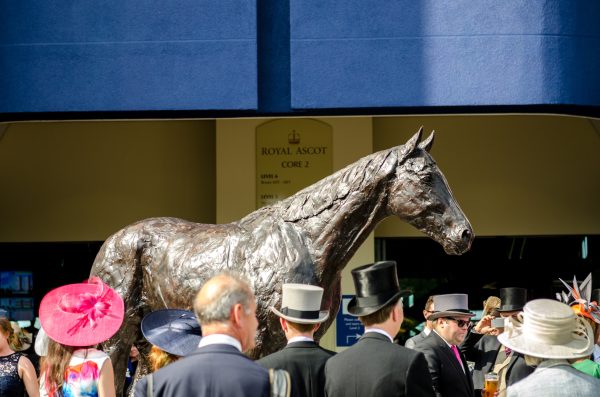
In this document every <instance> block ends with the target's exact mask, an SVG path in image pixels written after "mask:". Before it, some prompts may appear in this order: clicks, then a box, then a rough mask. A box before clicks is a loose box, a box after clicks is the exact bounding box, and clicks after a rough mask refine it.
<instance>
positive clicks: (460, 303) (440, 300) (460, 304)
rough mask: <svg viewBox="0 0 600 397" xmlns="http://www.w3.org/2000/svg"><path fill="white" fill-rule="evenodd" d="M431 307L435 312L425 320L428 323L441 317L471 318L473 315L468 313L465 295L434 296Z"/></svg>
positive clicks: (467, 301)
mask: <svg viewBox="0 0 600 397" xmlns="http://www.w3.org/2000/svg"><path fill="white" fill-rule="evenodd" d="M433 307H435V311H434V312H433V313H431V314H430V315H429V317H428V318H427V319H428V320H430V321H431V320H435V319H436V318H441V317H455V316H458V317H473V316H474V315H475V313H471V312H470V311H469V296H468V295H467V294H446V295H435V296H434V297H433Z"/></svg>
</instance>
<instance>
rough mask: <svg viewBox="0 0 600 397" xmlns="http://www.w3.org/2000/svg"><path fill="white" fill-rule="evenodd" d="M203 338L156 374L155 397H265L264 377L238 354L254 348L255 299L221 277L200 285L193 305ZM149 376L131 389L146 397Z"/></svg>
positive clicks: (229, 277) (230, 278) (243, 285)
mask: <svg viewBox="0 0 600 397" xmlns="http://www.w3.org/2000/svg"><path fill="white" fill-rule="evenodd" d="M194 311H195V313H196V316H197V317H198V318H199V319H200V323H201V324H202V333H203V335H204V337H203V338H202V340H201V341H200V345H199V347H198V350H197V351H196V352H194V353H192V354H190V355H188V356H186V357H185V358H183V359H181V360H178V361H176V362H174V363H172V364H169V365H168V366H166V367H164V368H161V369H160V370H158V371H157V372H155V373H153V374H150V375H148V376H152V379H153V382H152V383H153V393H152V396H154V397H187V396H194V397H269V394H270V383H269V372H268V371H267V370H266V369H264V368H263V367H261V366H260V365H258V364H256V363H255V362H254V361H252V360H250V359H249V358H248V357H246V356H245V355H244V354H243V353H242V352H243V351H247V350H248V349H251V348H252V347H254V338H255V336H256V329H257V327H258V320H257V319H256V302H255V297H254V293H253V292H252V290H251V289H250V287H249V286H248V284H247V283H246V282H244V281H243V280H241V279H240V278H239V277H238V276H235V275H233V274H229V273H224V274H220V275H217V276H215V277H213V278H211V279H210V280H208V281H207V282H206V284H204V286H203V287H202V288H201V289H200V292H198V295H197V296H196V299H195V300H194ZM148 376H146V377H144V378H142V379H141V380H140V381H139V382H138V383H137V385H136V388H135V396H136V397H145V396H147V395H149V394H147V393H146V387H147V384H148V383H147V382H148V380H147V379H148Z"/></svg>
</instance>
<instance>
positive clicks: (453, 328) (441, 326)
mask: <svg viewBox="0 0 600 397" xmlns="http://www.w3.org/2000/svg"><path fill="white" fill-rule="evenodd" d="M433 305H434V308H435V310H434V312H433V313H432V314H430V315H429V318H428V319H429V320H431V321H432V323H433V331H432V332H431V334H430V335H429V336H428V337H427V338H425V339H423V340H422V341H421V342H420V343H419V344H417V345H416V346H415V350H417V351H420V352H422V353H423V354H424V355H425V359H426V360H427V365H428V367H429V373H430V374H431V379H432V381H433V389H434V391H435V394H436V396H444V397H473V396H474V389H473V380H472V378H471V374H470V373H469V367H468V366H467V361H466V360H465V358H464V356H463V355H462V354H461V353H460V351H459V349H458V345H460V344H461V343H462V342H463V341H464V339H465V337H466V335H467V332H468V330H469V327H470V326H471V317H473V316H474V315H475V314H474V313H471V312H470V311H469V305H468V296H467V295H466V294H446V295H436V296H434V297H433Z"/></svg>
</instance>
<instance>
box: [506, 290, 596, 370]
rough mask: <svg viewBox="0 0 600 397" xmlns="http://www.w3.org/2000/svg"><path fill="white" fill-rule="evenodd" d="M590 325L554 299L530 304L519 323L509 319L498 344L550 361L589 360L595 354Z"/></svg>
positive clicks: (527, 305)
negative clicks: (587, 358) (582, 358)
mask: <svg viewBox="0 0 600 397" xmlns="http://www.w3.org/2000/svg"><path fill="white" fill-rule="evenodd" d="M593 335H594V334H593V331H592V328H591V327H590V325H589V324H588V323H587V321H585V320H584V319H582V318H581V317H578V316H576V315H575V314H574V313H573V310H571V308H570V307H569V306H568V305H565V304H564V303H561V302H558V301H555V300H551V299H536V300H533V301H531V302H528V303H527V304H526V305H525V307H524V308H523V312H522V313H521V314H519V318H518V319H517V320H515V319H513V318H507V319H506V321H505V328H504V333H502V334H500V335H498V341H499V342H500V343H502V344H503V345H504V346H506V347H508V348H509V349H512V350H514V351H516V352H519V353H522V354H526V355H528V356H532V357H539V358H547V359H575V358H580V357H586V356H589V355H590V354H592V351H593V350H594V345H595V343H594V337H593Z"/></svg>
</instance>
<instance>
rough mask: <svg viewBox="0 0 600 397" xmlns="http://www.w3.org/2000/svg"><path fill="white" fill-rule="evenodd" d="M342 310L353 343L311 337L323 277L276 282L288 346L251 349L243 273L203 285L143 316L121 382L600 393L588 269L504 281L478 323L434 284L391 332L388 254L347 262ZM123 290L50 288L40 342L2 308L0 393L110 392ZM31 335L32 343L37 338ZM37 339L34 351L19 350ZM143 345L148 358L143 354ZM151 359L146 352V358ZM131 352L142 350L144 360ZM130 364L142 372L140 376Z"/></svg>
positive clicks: (183, 391) (336, 391) (62, 395)
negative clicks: (411, 321) (356, 323)
mask: <svg viewBox="0 0 600 397" xmlns="http://www.w3.org/2000/svg"><path fill="white" fill-rule="evenodd" d="M352 278H353V282H354V287H355V296H354V298H353V299H352V300H351V301H350V302H349V303H348V307H347V312H348V313H350V314H351V315H353V316H356V317H358V319H359V320H360V322H361V323H362V324H363V325H364V326H365V332H364V334H363V335H362V336H361V337H360V338H359V339H358V341H357V342H356V343H355V344H354V345H353V346H350V347H349V348H347V349H345V350H343V351H341V352H339V353H336V352H333V351H330V350H327V349H324V348H323V347H321V346H319V344H318V342H317V341H316V340H315V332H316V331H317V330H318V329H319V328H320V326H321V325H322V324H323V323H324V322H326V321H327V320H328V317H329V313H328V311H324V310H321V308H322V306H323V303H322V296H323V289H322V288H320V287H318V286H314V285H305V284H283V285H282V288H281V291H282V294H281V302H280V303H279V305H278V307H271V311H272V312H273V314H274V315H276V316H277V317H278V318H279V325H280V327H281V332H282V333H283V334H284V335H285V337H286V339H287V345H286V346H285V347H284V348H283V349H281V350H279V351H277V352H275V353H272V354H270V355H268V356H266V357H262V358H260V359H258V360H256V361H253V360H251V359H250V358H249V357H248V356H247V355H246V354H244V353H246V352H248V351H250V350H251V349H252V348H253V347H255V337H256V332H257V329H258V325H259V324H258V320H257V317H256V305H257V302H256V298H255V296H254V293H253V291H252V288H251V287H250V284H249V283H248V282H247V281H246V280H244V279H243V278H241V277H240V276H239V275H237V274H233V273H221V274H218V275H216V276H214V277H212V278H210V279H209V280H208V281H207V282H206V283H205V284H204V285H203V286H202V288H201V289H200V291H198V293H197V295H196V297H195V299H194V302H190V303H191V305H192V306H193V311H189V310H183V309H176V308H171V309H164V310H157V311H155V312H152V313H149V314H147V315H146V316H145V317H144V319H143V320H142V323H141V330H142V334H143V336H144V338H145V340H146V343H147V344H148V346H149V348H148V349H140V350H143V351H144V352H145V354H141V353H139V352H138V350H137V348H136V347H135V346H134V347H132V353H131V355H130V362H129V365H128V369H127V371H128V375H127V377H126V379H127V380H126V382H127V383H126V385H125V386H126V387H125V389H129V392H130V393H131V394H133V395H135V396H136V397H150V396H155V397H167V396H207V397H208V396H217V397H218V396H228V397H229V396H253V397H256V396H258V397H262V396H264V397H270V396H286V397H289V396H296V397H300V396H302V397H312V396H315V397H316V396H330V397H334V396H343V397H352V396H355V397H369V396H411V397H413V396H415V397H419V396H444V397H446V396H448V397H455V396H465V397H467V396H468V397H475V396H477V397H479V396H486V397H493V396H531V395H543V396H550V397H552V396H563V395H574V396H582V397H585V396H596V395H598V393H600V392H599V390H600V363H599V362H600V347H599V345H600V308H599V306H598V303H599V301H600V289H596V290H592V281H591V275H590V276H588V278H586V279H585V280H584V282H583V283H581V284H579V283H578V282H577V280H573V284H572V285H569V284H567V283H564V284H565V288H566V290H565V292H564V293H562V294H559V295H558V296H557V298H558V299H556V300H555V299H535V300H530V301H529V300H528V299H527V290H525V289H523V288H502V289H501V290H500V298H499V299H497V298H496V299H495V300H492V299H488V301H487V302H488V303H489V302H496V301H497V302H498V305H497V306H494V307H491V306H490V305H486V308H485V310H484V315H483V316H482V317H481V319H480V320H478V321H477V322H474V321H472V318H473V317H474V316H475V314H474V313H473V312H471V311H470V310H469V304H468V296H467V294H460V293H456V294H441V295H435V296H431V297H430V298H429V299H428V300H427V302H426V304H425V308H424V310H423V316H424V318H425V320H426V322H425V326H424V329H423V331H422V332H421V333H420V334H418V335H416V336H414V337H413V338H410V339H408V340H407V342H406V343H405V346H401V345H400V344H398V343H395V342H394V337H395V336H396V335H397V334H398V332H399V331H400V328H401V326H402V322H403V320H404V311H403V296H404V295H405V293H406V291H402V290H401V289H400V284H399V280H398V276H397V269H396V263H395V262H392V261H386V262H377V263H374V264H369V265H365V266H362V267H359V268H356V269H354V270H353V271H352ZM123 316H124V303H123V300H122V298H121V297H120V296H119V295H118V294H117V292H116V291H114V290H113V289H112V288H110V287H109V286H108V285H106V284H104V283H103V282H102V281H101V280H99V279H97V278H91V279H90V280H88V281H87V282H85V283H80V284H69V285H65V286H62V287H59V288H56V289H54V290H52V291H50V292H49V293H48V294H47V295H46V296H45V297H44V298H43V299H42V301H41V303H40V310H39V317H40V323H41V329H40V331H39V333H38V335H37V338H36V340H35V344H34V343H33V340H32V339H31V335H29V337H28V336H27V335H26V334H25V333H24V332H23V330H21V329H20V328H19V327H18V323H14V322H12V323H11V321H9V319H8V318H6V317H3V316H2V314H1V313H0V396H15V397H22V396H29V397H37V396H42V397H72V396H73V397H81V396H91V397H93V396H97V397H116V388H115V375H114V369H113V365H112V362H111V360H110V357H109V355H108V354H107V352H103V351H102V350H101V349H100V348H99V346H100V344H101V343H102V342H104V341H106V340H108V339H109V338H111V337H112V336H113V335H115V333H116V332H117V331H118V330H119V328H120V327H121V324H122V322H123ZM32 345H34V346H32ZM33 348H35V352H36V353H37V355H39V356H41V360H40V361H39V365H38V361H37V360H36V359H35V358H34V357H36V356H35V355H30V354H27V353H24V351H25V350H27V349H33ZM140 355H142V356H143V357H142V358H143V359H141V358H140V357H139V356H140ZM146 360H147V361H146ZM138 362H143V363H145V362H149V364H150V365H149V368H140V367H142V366H143V365H142V366H141V365H138V364H137V363H138ZM136 366H137V370H138V372H139V374H145V373H146V372H148V374H147V375H145V376H143V377H141V378H140V379H138V380H137V382H136V381H135V380H134V379H135V377H134V374H135V373H136Z"/></svg>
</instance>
